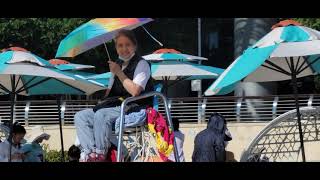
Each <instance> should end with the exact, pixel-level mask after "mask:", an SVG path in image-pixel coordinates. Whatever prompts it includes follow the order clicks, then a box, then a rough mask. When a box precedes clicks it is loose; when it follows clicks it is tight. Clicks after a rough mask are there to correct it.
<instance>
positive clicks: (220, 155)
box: [192, 113, 232, 162]
mask: <svg viewBox="0 0 320 180" xmlns="http://www.w3.org/2000/svg"><path fill="white" fill-rule="evenodd" d="M231 140H232V137H231V134H230V133H228V130H227V124H226V120H225V119H224V118H223V116H222V115H221V114H219V113H214V114H212V115H211V116H210V118H209V121H208V125H207V128H206V129H204V130H203V131H201V132H199V133H198V134H197V135H196V137H195V140H194V150H193V154H192V162H224V161H226V150H225V147H226V141H231Z"/></svg>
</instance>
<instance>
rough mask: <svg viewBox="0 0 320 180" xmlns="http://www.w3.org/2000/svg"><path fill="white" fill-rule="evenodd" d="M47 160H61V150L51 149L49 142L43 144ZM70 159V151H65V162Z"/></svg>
mask: <svg viewBox="0 0 320 180" xmlns="http://www.w3.org/2000/svg"><path fill="white" fill-rule="evenodd" d="M43 151H44V159H45V162H61V150H60V151H57V150H50V149H49V147H48V145H47V144H44V145H43ZM67 161H68V152H67V151H64V162H67Z"/></svg>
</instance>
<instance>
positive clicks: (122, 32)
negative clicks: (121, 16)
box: [114, 29, 138, 47]
mask: <svg viewBox="0 0 320 180" xmlns="http://www.w3.org/2000/svg"><path fill="white" fill-rule="evenodd" d="M120 36H125V37H127V38H128V39H130V41H131V42H132V43H133V44H134V45H135V46H136V47H137V46H138V41H137V39H136V36H135V35H134V33H133V31H131V30H127V29H121V30H120V31H118V33H117V35H116V37H115V38H114V39H115V42H117V39H118V38H119V37H120Z"/></svg>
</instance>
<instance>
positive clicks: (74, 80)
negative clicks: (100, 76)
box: [0, 51, 105, 161]
mask: <svg viewBox="0 0 320 180" xmlns="http://www.w3.org/2000/svg"><path fill="white" fill-rule="evenodd" d="M103 89H105V87H104V86H103V85H102V84H99V83H97V82H96V81H91V82H90V81H88V80H86V79H85V78H81V76H78V75H75V74H72V73H70V72H65V71H60V70H59V69H57V68H55V67H54V66H53V65H51V64H50V63H49V62H48V61H46V60H44V59H42V58H40V57H39V56H37V55H34V54H31V53H29V52H23V51H6V52H3V53H0V93H1V94H9V95H10V100H11V116H10V123H11V124H12V123H13V113H14V112H13V111H14V109H13V106H14V100H15V96H16V95H17V94H21V95H41V94H56V95H58V94H77V95H88V94H92V93H94V92H96V91H99V90H103ZM58 100H59V101H58V111H59V126H60V135H61V145H62V152H63V140H62V127H61V116H60V114H61V112H60V110H61V108H60V99H58ZM9 139H11V138H9ZM10 152H11V146H10ZM10 160H11V159H9V161H10Z"/></svg>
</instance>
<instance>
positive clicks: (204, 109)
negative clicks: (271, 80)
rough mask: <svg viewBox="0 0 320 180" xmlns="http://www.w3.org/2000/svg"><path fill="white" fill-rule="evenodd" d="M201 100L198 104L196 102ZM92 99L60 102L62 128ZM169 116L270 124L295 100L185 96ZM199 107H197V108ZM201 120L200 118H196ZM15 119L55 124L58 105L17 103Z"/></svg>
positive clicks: (3, 117) (312, 101)
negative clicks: (218, 117) (216, 117)
mask: <svg viewBox="0 0 320 180" xmlns="http://www.w3.org/2000/svg"><path fill="white" fill-rule="evenodd" d="M198 100H200V102H201V103H200V104H199V103H198ZM159 101H160V103H159V111H160V112H161V113H163V114H165V109H164V104H163V102H162V101H161V99H160V100H159ZM299 102H300V106H301V107H303V106H309V107H310V106H320V94H311V95H310V94H303V95H299ZM96 103H97V101H94V100H90V101H88V100H77V101H70V100H68V101H64V100H62V106H61V110H62V111H61V112H62V122H63V125H73V117H74V115H75V113H76V112H78V111H80V110H83V109H86V108H90V107H93V106H94V105H95V104H96ZM168 107H169V108H170V112H171V117H172V118H178V119H179V121H180V122H190V123H201V122H204V121H206V120H207V119H208V118H209V116H210V114H212V113H213V112H219V113H221V114H222V115H224V116H225V118H226V119H227V120H228V121H235V122H261V121H271V120H272V119H274V118H275V117H277V116H279V115H280V114H283V113H285V112H287V111H290V110H293V109H295V104H294V98H293V96H291V95H283V96H255V97H252V96H251V97H248V96H247V97H233V96H228V97H226V96H223V97H222V96H221V97H220V96H219V97H217V96H216V97H203V98H197V97H185V98H170V99H169V100H168ZM198 107H199V108H198ZM198 116H199V117H200V119H199V118H198ZM9 119H10V102H9V101H0V121H7V120H9ZM14 119H15V120H16V121H19V122H20V123H21V124H23V125H26V126H33V125H39V124H42V125H50V124H58V106H57V101H55V100H41V101H39V100H32V101H17V102H16V104H15V113H14Z"/></svg>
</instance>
